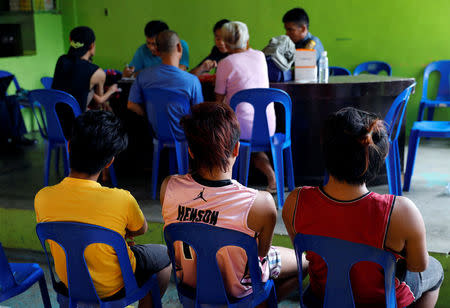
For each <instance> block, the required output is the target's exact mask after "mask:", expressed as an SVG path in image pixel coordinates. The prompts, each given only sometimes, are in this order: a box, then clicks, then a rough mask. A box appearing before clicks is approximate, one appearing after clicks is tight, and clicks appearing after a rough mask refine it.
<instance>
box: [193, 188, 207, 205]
mask: <svg viewBox="0 0 450 308" xmlns="http://www.w3.org/2000/svg"><path fill="white" fill-rule="evenodd" d="M204 191H205V187H203V190H202V191H201V192H199V193H198V195H197V197H195V198H194V200H192V201H195V200H197V199H202V200H203V201H205V202H208V201H206V200H205V198H203V192H204Z"/></svg>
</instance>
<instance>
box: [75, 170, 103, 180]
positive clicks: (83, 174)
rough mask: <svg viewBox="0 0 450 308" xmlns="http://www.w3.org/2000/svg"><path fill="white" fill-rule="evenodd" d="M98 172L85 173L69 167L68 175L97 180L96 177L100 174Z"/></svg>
mask: <svg viewBox="0 0 450 308" xmlns="http://www.w3.org/2000/svg"><path fill="white" fill-rule="evenodd" d="M100 172H101V171H100ZM100 172H98V173H95V174H87V173H84V172H78V171H75V170H73V169H71V170H70V173H69V177H70V178H74V179H81V180H91V181H94V182H97V180H98V177H99V176H100Z"/></svg>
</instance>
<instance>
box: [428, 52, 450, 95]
mask: <svg viewBox="0 0 450 308" xmlns="http://www.w3.org/2000/svg"><path fill="white" fill-rule="evenodd" d="M434 71H438V72H439V73H440V75H441V79H440V81H439V88H438V91H437V94H436V100H442V101H450V79H449V78H450V77H449V76H450V60H442V61H435V62H431V63H430V64H428V65H427V67H426V68H425V71H424V73H423V91H422V100H425V99H428V79H429V78H430V74H431V73H432V72H434Z"/></svg>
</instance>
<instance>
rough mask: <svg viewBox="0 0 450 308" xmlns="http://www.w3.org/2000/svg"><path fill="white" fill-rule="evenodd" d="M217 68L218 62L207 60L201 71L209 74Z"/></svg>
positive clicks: (201, 66)
mask: <svg viewBox="0 0 450 308" xmlns="http://www.w3.org/2000/svg"><path fill="white" fill-rule="evenodd" d="M216 66H217V62H216V61H214V60H209V59H208V60H205V61H204V62H203V63H202V64H200V71H201V72H202V73H203V72H209V71H210V70H212V69H213V68H215V67H216Z"/></svg>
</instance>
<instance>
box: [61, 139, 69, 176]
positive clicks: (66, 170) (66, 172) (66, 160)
mask: <svg viewBox="0 0 450 308" xmlns="http://www.w3.org/2000/svg"><path fill="white" fill-rule="evenodd" d="M62 153H63V164H64V176H69V173H70V161H69V150H68V149H67V144H66V145H65V146H64V148H63V149H62Z"/></svg>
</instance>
